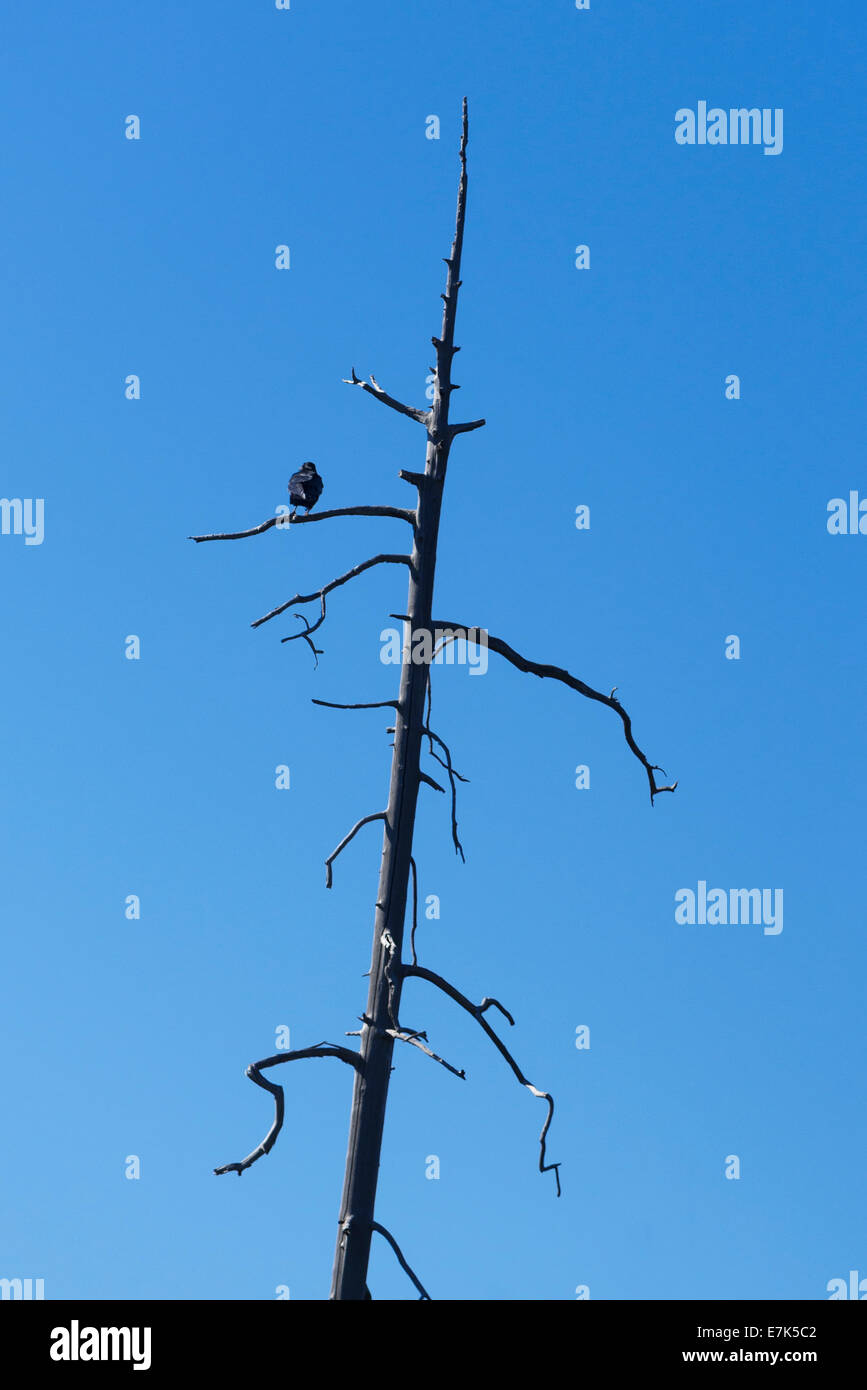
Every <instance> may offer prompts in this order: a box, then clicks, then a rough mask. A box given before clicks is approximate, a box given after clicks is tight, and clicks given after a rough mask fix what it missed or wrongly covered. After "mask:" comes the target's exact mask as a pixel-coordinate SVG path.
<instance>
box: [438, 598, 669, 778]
mask: <svg viewBox="0 0 867 1390" xmlns="http://www.w3.org/2000/svg"><path fill="white" fill-rule="evenodd" d="M431 627H432V628H435V629H437V630H443V631H442V635H443V637H445V636H446V635H447V630H448V629H449V628H452V629H454V631H455V632H456V633H457V634H458V636H457V637H454V638H453V640H455V641H457V640H458V639H459V637H463V638H465V637H466V634H467V632H470V631H476V630H477V629H471V628H466V627H462V625H461V624H460V623H447V622H440V621H436V622H432V623H431ZM478 630H479V631H483V629H478ZM485 645H486V646H487V647H488V648H489V650H490V651H492V652H497V654H498V655H499V656H502V657H505V659H506V661H509V662H511V664H512V665H513V666H515V667H517V669H518V670H519V671H526V672H528V673H529V674H530V675H533V676H539V677H540V678H543V677H546V676H547V677H548V678H549V679H551V680H557V681H562V683H563V684H564V685H568V686H569V687H570V689H572V690H577V691H578V694H579V695H584V696H585V697H586V699H588V700H598V702H599V703H600V704H601V705H607V706H608V708H609V709H613V710H614V712H615V714H617V715H618V716H619V717H620V719H621V720H622V721H623V732H624V735H625V737H626V742H627V744H628V745H629V747H630V748H631V750H632V752H633V753H634V754H635V756H636V758H637V759H638V761H639V762H640V763H641V765H642V767H643V768H644V770H645V772H646V773H647V780H648V782H649V783H650V801H651V805H652V804H653V799H654V797H655V796H658V795H659V793H660V792H673V791H674V790H675V788H676V787H677V782H672V783H671V784H670V785H669V786H665V787H661V786H660V785H659V784H658V783H657V781H656V778H655V777H654V775H653V774H654V773H655V772H661V773H662V774H663V776H664V775H665V769H664V768H662V767H660V766H659V764H658V763H651V762H649V761H648V759H647V757H646V756H645V755H644V753H643V752H642V751H641V749H640V748H639V746H638V744H637V743H636V742H635V739H634V738H633V735H632V720H631V718H630V717H629V715H628V714H627V713H626V710H625V709H624V708H623V706H622V705H621V703H620V701H619V700H616V699H615V698H614V690H616V689H617V686H616V685H615V687H614V690H612V692H611V694H610V695H603V694H602V692H601V691H599V690H594V689H593V687H592V685H587V684H585V682H584V681H582V680H579V679H578V677H577V676H573V675H570V673H569V672H568V671H565V670H564V669H563V667H562V666H551V665H548V664H546V663H540V662H537V661H528V660H527V658H526V657H525V656H521V654H520V652H516V651H515V649H514V647H510V646H509V644H508V643H507V642H503V641H501V639H500V638H499V637H492V636H491V634H490V633H487V634H486V640H485Z"/></svg>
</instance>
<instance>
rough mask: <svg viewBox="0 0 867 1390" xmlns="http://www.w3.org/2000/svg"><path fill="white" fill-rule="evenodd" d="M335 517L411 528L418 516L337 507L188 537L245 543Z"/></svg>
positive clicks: (401, 510)
mask: <svg viewBox="0 0 867 1390" xmlns="http://www.w3.org/2000/svg"><path fill="white" fill-rule="evenodd" d="M334 516H391V517H394V518H395V519H396V520H397V521H408V522H409V524H410V526H414V525H415V524H416V520H417V518H416V514H415V512H414V511H412V510H411V509H410V508H408V507H336V508H334V509H333V510H332V511H326V512H316V513H315V514H312V513H311V514H308V515H307V516H293V515H292V513H291V512H281V513H280V515H279V516H269V517H268V520H267V521H263V522H261V523H260V525H258V526H251V527H250V529H249V531H215V532H213V533H212V534H211V535H208V536H187V540H188V541H196V542H197V543H198V542H201V541H243V540H246V538H247V537H248V536H261V534H262V532H263V531H270V529H271V527H272V526H276V527H277V528H278V529H279V530H281V531H283V530H285V529H286V528H288V527H289V526H306V525H307V523H308V522H309V521H330V520H331V518H332V517H334Z"/></svg>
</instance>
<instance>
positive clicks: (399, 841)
mask: <svg viewBox="0 0 867 1390" xmlns="http://www.w3.org/2000/svg"><path fill="white" fill-rule="evenodd" d="M466 147H467V103H466V100H464V105H463V133H462V138H461V176H460V186H459V189H458V207H457V217H456V223H455V238H454V241H453V243H452V250H451V255H450V256H449V257H448V259H447V261H446V265H447V266H448V273H447V276H446V289H445V294H444V295H443V301H444V303H443V322H442V332H441V336H440V337H439V338H434V339H433V344H434V347H435V348H436V368H435V378H434V399H433V406H432V408H431V412H430V417H429V421H428V426H427V450H426V455H425V471H424V474H423V475H422V476H417V477H415V478H414V481H415V484H416V487H417V488H418V523H417V526H416V529H415V538H414V544H413V550H412V568H411V570H410V580H409V595H408V597H407V608H406V613H407V620H406V621H405V623H404V654H403V665H402V667H401V678H400V694H399V696H398V704H397V709H396V712H395V728H394V754H393V757H392V760H391V782H390V785H389V793H388V809H387V811H386V818H385V830H384V834H383V847H382V867H381V869H380V874H379V892H378V894H377V899H376V916H375V918H374V927H373V951H372V955H371V962H370V989H369V993H368V997H367V1011H366V1014H365V1019H364V1023H363V1026H362V1033H361V1057H362V1060H363V1063H364V1065H363V1067H362V1068H360V1069H359V1070H358V1071H357V1072H356V1075H355V1088H354V1091H353V1096H352V1116H351V1119H350V1126H349V1146H348V1151H347V1156H346V1173H345V1177H344V1183H343V1198H342V1201H341V1206H340V1221H339V1226H338V1235H337V1249H336V1251H335V1256H334V1273H333V1277H332V1285H331V1297H332V1298H333V1299H363V1298H365V1297H366V1290H367V1265H368V1259H369V1256H370V1239H371V1235H372V1233H373V1221H374V1205H375V1201H376V1183H377V1177H378V1175H379V1158H380V1152H381V1149H382V1136H383V1129H384V1126H385V1105H386V1100H387V1098H388V1082H389V1077H390V1075H391V1065H392V1053H393V1051H394V1038H392V1037H390V1036H389V1034H388V1033H387V1031H386V1030H387V1029H389V1028H394V1027H395V1023H396V1020H397V1018H398V1010H399V1005H400V990H401V978H400V970H399V963H400V960H401V949H402V944H403V933H404V923H405V919H406V906H407V894H408V888H409V874H410V858H411V856H412V841H413V831H414V829H415V811H416V803H417V801H418V791H419V785H420V778H419V770H420V768H419V764H420V757H421V741H422V729H423V728H424V723H425V719H424V706H425V698H426V695H427V685H428V677H429V670H428V666H427V664H426V663H424V662H418V663H415V662H413V661H411V660H410V659H409V653H410V651H411V650H412V636H413V633H414V632H416V631H417V630H419V629H424V630H427V631H429V629H430V622H431V616H432V610H433V589H434V572H435V568H436V554H437V537H438V535H439V524H440V510H441V508H442V499H443V486H444V484H445V478H446V466H447V463H448V457H449V449H450V448H451V442H452V438H453V430H452V428H451V427H450V425H449V398H450V396H451V393H452V390H453V389H454V387H453V386H452V381H451V365H452V357H453V356H454V353H455V351H456V350H457V349H456V348H455V346H454V334H455V317H456V313H457V301H458V289H459V287H460V283H461V281H460V268H461V249H462V245H463V234H464V216H465V213H466V197H467V164H466ZM392 943H393V944H392Z"/></svg>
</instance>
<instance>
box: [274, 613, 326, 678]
mask: <svg viewBox="0 0 867 1390" xmlns="http://www.w3.org/2000/svg"><path fill="white" fill-rule="evenodd" d="M292 616H293V617H295V618H298V619H299V620H300V621H301V622H302V623H303V624H304V631H303V632H293V633H292V634H291V635H290V636H289V637H283V638H281V641H283V642H296V641H297V640H298V638H299V637H303V638H304V641H305V642H306V643H307V645H308V647H309V648H310V650H311V651H312V653H313V669H314V671H315V670H316V669H317V667H318V665H319V658H320V656H322V654H323V650H324V649H323V648H322V647H317V646H316V644H315V643H314V641H313V638H312V637H311V636H310V634H311V632H315V631H316V629H317V628H318V627H321V626H322V624H323V623H324V621H325V595H324V594H323V596H322V613H321V616H320V617H319V619H318V621H317V622H315V623H314V624H313V626H312V627H311V626H310V624H309V622H308V621H307V618H306V616H305V615H304V614H303V613H293V615H292Z"/></svg>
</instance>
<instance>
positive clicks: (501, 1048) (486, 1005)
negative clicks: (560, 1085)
mask: <svg viewBox="0 0 867 1390" xmlns="http://www.w3.org/2000/svg"><path fill="white" fill-rule="evenodd" d="M401 973H402V975H403V977H404V979H407V978H409V977H410V976H415V977H416V978H417V979H419V980H427V981H428V982H429V983H430V984H432V985H436V987H437V989H441V990H442V991H443V993H444V994H447V995H448V996H449V998H450V999H454V1001H455V1003H456V1004H460V1006H461V1008H462V1009H466V1011H467V1013H468V1014H471V1015H472V1017H473V1018H474V1019H475V1020H476V1022H477V1023H478V1024H479V1026H480V1027H481V1028H483V1029H484V1031H485V1032H486V1033H487V1035H488V1037H489V1038H490V1039H491V1042H492V1043H493V1044H494V1046H495V1047H496V1048H497V1050H498V1052H500V1054H501V1055H502V1056H503V1057H504V1058H505V1059H506V1061H507V1062H508V1064H509V1066H510V1067H511V1069H512V1071H513V1072H514V1074H515V1076H516V1077H517V1078H518V1080H519V1081H520V1083H521V1085H522V1086H526V1088H527V1090H528V1091H529V1092H530V1093H531V1094H532V1095H534V1096H536V1097H537V1098H538V1099H539V1100H546V1101H547V1102H548V1115H547V1118H546V1120H545V1123H544V1125H543V1126H542V1133H541V1134H540V1135H539V1172H540V1173H550V1172H552V1171H553V1173H554V1178H555V1180H556V1183H557V1196H558V1197H559V1196H560V1164H559V1163H546V1162H545V1151H546V1140H547V1134H548V1129H549V1128H550V1125H551V1121H552V1119H553V1118H554V1097H553V1096H552V1095H551V1094H550V1092H549V1091H540V1090H539V1088H538V1087H537V1086H534V1085H533V1083H532V1081H528V1080H527V1078H526V1076H525V1075H524V1073H523V1072H522V1071H521V1068H520V1067H519V1066H518V1063H517V1062H516V1061H515V1059H514V1057H513V1056H512V1054H511V1052H510V1051H509V1049H508V1048H507V1047H506V1044H505V1043H504V1042H503V1041H502V1039H501V1038H499V1037H498V1035H497V1034H496V1033H495V1032H494V1030H493V1028H492V1027H491V1025H490V1024H489V1023H488V1021H487V1019H486V1018H484V1017H483V1014H484V1013H485V1010H486V1009H490V1008H497V1009H499V1010H500V1012H501V1013H502V1014H504V1015H505V1017H506V1018H507V1019H508V1020H509V1022H510V1023H512V1024H513V1023H514V1021H515V1020H514V1019H513V1018H512V1016H511V1014H510V1013H508V1012H507V1011H506V1010H505V1009H504V1008H503V1006H502V1004H500V1003H499V1002H498V1001H497V1000H496V999H488V998H486V999H483V1000H482V1002H481V1004H473V1003H472V1002H471V1000H469V999H468V998H467V996H466V995H465V994H461V992H460V990H459V989H456V988H455V986H454V985H453V984H450V983H449V981H448V980H446V979H444V978H443V976H442V975H437V974H436V972H435V971H434V970H427V969H426V968H425V967H424V966H423V965H404V966H403V967H402V970H401Z"/></svg>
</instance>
